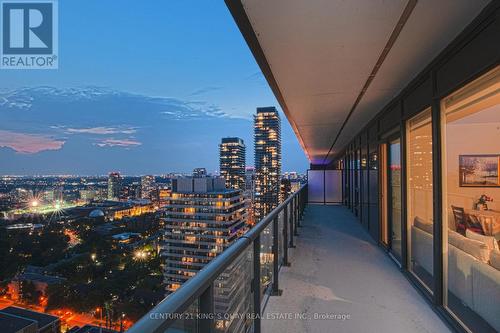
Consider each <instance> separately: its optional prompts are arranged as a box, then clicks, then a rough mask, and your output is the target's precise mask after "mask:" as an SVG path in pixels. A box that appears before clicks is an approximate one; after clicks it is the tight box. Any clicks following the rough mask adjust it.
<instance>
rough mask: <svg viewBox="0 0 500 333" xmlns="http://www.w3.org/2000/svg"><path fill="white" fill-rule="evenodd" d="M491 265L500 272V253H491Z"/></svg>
mask: <svg viewBox="0 0 500 333" xmlns="http://www.w3.org/2000/svg"><path fill="white" fill-rule="evenodd" d="M490 265H491V266H492V267H494V268H496V269H497V270H499V271H500V251H497V250H493V251H491V256H490Z"/></svg>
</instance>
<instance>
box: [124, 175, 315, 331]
mask: <svg viewBox="0 0 500 333" xmlns="http://www.w3.org/2000/svg"><path fill="white" fill-rule="evenodd" d="M306 203H307V185H303V186H302V187H301V188H300V189H299V190H298V191H297V192H295V193H293V194H292V195H291V196H289V197H288V198H287V199H286V200H285V201H284V202H283V203H281V204H280V205H279V206H278V207H277V208H275V209H274V210H273V211H272V212H271V213H270V214H268V215H267V216H266V217H265V218H264V219H262V220H261V221H260V222H259V223H257V224H256V225H255V226H254V227H253V228H252V229H250V230H249V231H248V232H247V233H246V234H245V235H243V236H242V237H240V238H239V239H238V240H237V241H236V242H235V243H233V245H231V246H230V247H229V248H227V249H226V250H225V251H224V252H223V253H222V254H220V255H219V256H217V257H216V258H215V259H213V260H212V261H211V262H210V263H209V264H208V265H207V266H205V267H204V268H203V269H202V270H200V271H199V272H198V274H196V275H195V276H194V277H193V278H191V279H190V280H188V281H187V282H186V283H185V284H183V285H182V286H181V287H180V288H179V289H178V290H177V291H176V292H174V293H173V294H171V295H169V296H168V297H167V298H165V299H164V300H163V301H162V302H160V303H159V304H158V305H157V306H156V307H154V308H153V309H152V310H151V311H149V312H148V313H147V314H146V315H145V316H144V317H142V318H141V319H140V320H139V321H138V322H137V323H136V324H135V325H134V326H132V327H131V328H130V329H129V330H128V331H127V333H167V332H168V333H181V332H182V333H193V332H196V333H198V332H200V333H211V332H213V333H224V332H231V333H240V332H241V333H245V332H254V333H259V332H260V328H261V322H260V318H261V315H262V307H261V305H262V304H265V301H266V300H267V298H268V297H269V296H271V295H280V294H281V291H280V289H279V269H280V267H281V266H282V265H288V264H289V261H288V260H289V258H288V248H289V247H294V237H296V236H297V235H298V234H297V228H298V227H299V226H300V219H301V217H302V214H303V211H304V208H305V205H306ZM256 291H258V292H256Z"/></svg>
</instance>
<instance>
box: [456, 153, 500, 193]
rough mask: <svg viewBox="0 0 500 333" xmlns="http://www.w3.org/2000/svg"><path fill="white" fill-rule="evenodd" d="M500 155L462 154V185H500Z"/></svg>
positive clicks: (460, 157)
mask: <svg viewBox="0 0 500 333" xmlns="http://www.w3.org/2000/svg"><path fill="white" fill-rule="evenodd" d="M499 167H500V155H460V156H459V169H460V171H459V174H460V186H461V187H500V178H499V176H498V175H499V174H500V170H499Z"/></svg>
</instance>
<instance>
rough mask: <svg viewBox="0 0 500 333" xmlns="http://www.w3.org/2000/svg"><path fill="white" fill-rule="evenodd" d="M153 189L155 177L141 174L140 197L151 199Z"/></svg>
mask: <svg viewBox="0 0 500 333" xmlns="http://www.w3.org/2000/svg"><path fill="white" fill-rule="evenodd" d="M154 191H155V177H154V176H142V177H141V198H143V199H151V197H152V196H153V194H154V193H153V192H154Z"/></svg>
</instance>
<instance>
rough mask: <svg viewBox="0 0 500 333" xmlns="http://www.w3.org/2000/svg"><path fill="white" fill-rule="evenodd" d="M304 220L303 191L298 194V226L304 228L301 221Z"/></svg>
mask: <svg viewBox="0 0 500 333" xmlns="http://www.w3.org/2000/svg"><path fill="white" fill-rule="evenodd" d="M301 219H302V191H299V193H298V194H297V225H298V226H299V227H302V224H301V223H300V220H301Z"/></svg>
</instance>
